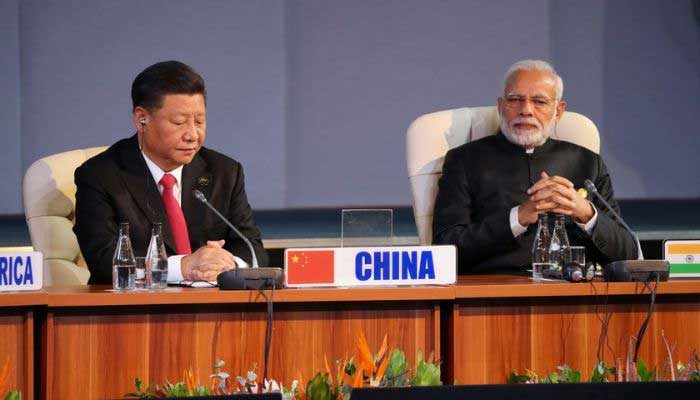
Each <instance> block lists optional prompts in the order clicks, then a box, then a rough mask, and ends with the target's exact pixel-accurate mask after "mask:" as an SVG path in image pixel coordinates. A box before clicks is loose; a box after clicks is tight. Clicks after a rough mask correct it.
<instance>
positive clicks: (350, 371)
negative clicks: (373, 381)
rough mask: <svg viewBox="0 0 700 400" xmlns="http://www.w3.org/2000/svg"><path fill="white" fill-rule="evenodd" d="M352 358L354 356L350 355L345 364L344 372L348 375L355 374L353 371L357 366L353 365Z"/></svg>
mask: <svg viewBox="0 0 700 400" xmlns="http://www.w3.org/2000/svg"><path fill="white" fill-rule="evenodd" d="M354 359H355V357H354V356H353V357H350V359H349V360H348V363H347V364H345V374H346V375H350V376H353V375H355V371H356V370H357V367H355V364H354V363H353V360H354Z"/></svg>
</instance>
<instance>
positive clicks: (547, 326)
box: [450, 296, 700, 384]
mask: <svg viewBox="0 0 700 400" xmlns="http://www.w3.org/2000/svg"><path fill="white" fill-rule="evenodd" d="M604 300H605V299H604V298H593V299H589V300H587V301H582V300H581V299H571V298H560V299H545V300H542V299H540V300H537V299H531V300H523V301H522V302H520V304H515V303H514V302H513V301H508V300H507V299H503V300H501V301H498V300H492V301H489V302H486V301H473V302H461V303H459V305H458V306H457V308H458V309H457V311H456V312H455V313H454V315H455V318H454V322H453V325H452V328H451V329H452V330H453V331H454V337H455V338H457V339H456V340H455V344H454V348H453V354H452V355H451V357H450V359H451V362H452V368H453V369H454V377H455V380H456V381H457V382H458V383H460V384H480V383H504V382H505V380H506V377H507V374H508V373H509V372H510V371H511V370H517V371H519V372H521V373H522V372H524V371H525V369H526V368H527V369H531V370H533V371H534V372H536V373H538V374H540V375H541V374H545V373H547V372H552V371H555V369H556V367H557V366H559V365H562V364H563V363H565V362H566V363H568V364H569V365H570V366H571V367H572V368H574V369H580V370H581V371H582V372H583V375H584V379H588V378H589V377H590V372H591V369H592V368H593V366H594V365H595V363H596V362H597V360H598V356H597V355H598V346H599V339H600V333H601V327H602V324H601V320H602V319H604V318H605V314H606V313H610V318H609V322H608V329H607V336H606V339H607V340H606V341H604V342H603V344H602V350H601V352H600V354H601V355H602V357H603V360H604V361H605V363H606V364H607V365H615V364H614V363H615V359H616V358H618V357H621V358H622V359H623V361H624V360H626V357H627V354H628V343H629V338H630V336H636V335H637V333H638V330H639V327H640V326H641V324H642V322H643V321H644V318H645V317H646V315H647V311H648V308H649V304H648V303H646V302H645V300H646V301H648V297H647V296H643V297H641V296H638V297H629V296H625V297H613V298H610V299H608V302H609V304H603V302H604ZM596 301H598V302H600V304H596ZM503 304H506V305H503ZM662 329H663V330H664V333H665V335H666V337H667V338H668V339H669V342H671V343H672V344H673V343H674V342H677V349H676V352H675V353H674V360H675V361H677V360H678V357H679V356H680V358H681V359H682V360H683V361H685V360H687V358H688V355H689V353H690V351H691V350H692V349H700V304H698V302H697V299H686V301H679V299H678V298H675V299H674V298H673V297H668V296H666V297H663V296H660V297H657V305H656V308H655V311H654V314H653V315H652V318H651V320H650V323H649V326H648V328H647V332H646V335H645V337H644V339H643V342H642V344H641V346H640V350H639V357H640V358H642V359H644V360H645V362H646V363H647V365H652V366H663V363H664V361H665V357H666V354H665V350H664V347H663V342H662V338H661V330H662ZM460 338H461V340H460Z"/></svg>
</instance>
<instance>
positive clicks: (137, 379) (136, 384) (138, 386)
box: [134, 376, 143, 392]
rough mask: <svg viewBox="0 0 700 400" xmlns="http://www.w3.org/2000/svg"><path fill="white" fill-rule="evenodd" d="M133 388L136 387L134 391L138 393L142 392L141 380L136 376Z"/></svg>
mask: <svg viewBox="0 0 700 400" xmlns="http://www.w3.org/2000/svg"><path fill="white" fill-rule="evenodd" d="M134 386H136V390H138V391H139V392H141V391H143V382H141V378H139V377H138V376H137V377H136V379H134Z"/></svg>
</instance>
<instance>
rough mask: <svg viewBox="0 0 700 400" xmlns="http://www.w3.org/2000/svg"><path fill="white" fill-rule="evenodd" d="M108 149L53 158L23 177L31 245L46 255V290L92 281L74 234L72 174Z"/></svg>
mask: <svg viewBox="0 0 700 400" xmlns="http://www.w3.org/2000/svg"><path fill="white" fill-rule="evenodd" d="M105 149H107V148H106V147H93V148H89V149H81V150H73V151H67V152H65V153H59V154H54V155H52V156H48V157H45V158H42V159H40V160H38V161H36V162H34V163H33V164H32V165H31V166H30V167H29V169H27V173H26V174H25V175H24V184H23V186H24V214H25V217H26V218H27V225H29V234H30V235H31V238H32V245H33V246H34V249H35V250H37V251H41V252H42V253H43V255H44V286H50V285H71V284H86V283H87V280H88V278H89V277H90V272H89V271H88V269H87V267H86V265H85V260H84V259H83V256H82V254H81V253H80V247H79V246H78V239H77V238H76V236H75V234H74V233H73V224H74V223H75V190H76V187H75V183H74V181H73V173H74V172H75V169H76V168H78V167H79V166H80V165H81V164H82V163H84V162H85V161H86V160H87V159H89V158H91V157H93V156H95V155H96V154H99V153H101V152H103V151H104V150H105ZM96 223H99V221H96Z"/></svg>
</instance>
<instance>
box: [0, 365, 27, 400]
mask: <svg viewBox="0 0 700 400" xmlns="http://www.w3.org/2000/svg"><path fill="white" fill-rule="evenodd" d="M9 375H10V358H9V357H5V362H4V363H3V364H2V368H0V396H2V393H5V386H6V385H7V377H8V376H9ZM3 399H4V400H22V393H21V392H19V391H17V390H13V391H10V392H7V394H5V397H3Z"/></svg>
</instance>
